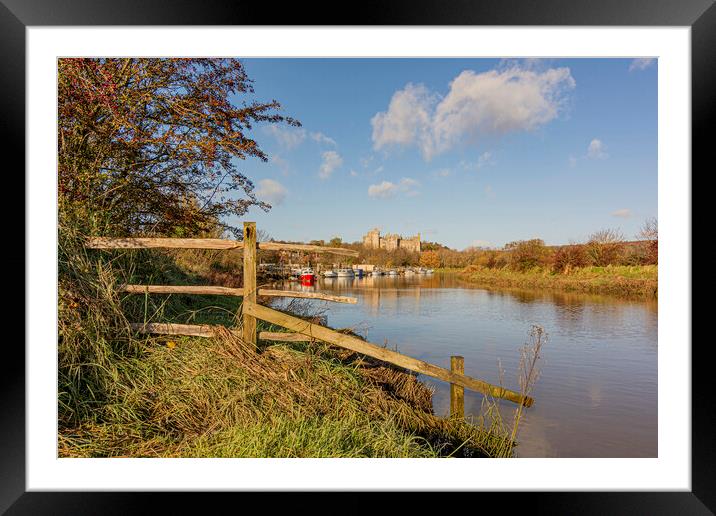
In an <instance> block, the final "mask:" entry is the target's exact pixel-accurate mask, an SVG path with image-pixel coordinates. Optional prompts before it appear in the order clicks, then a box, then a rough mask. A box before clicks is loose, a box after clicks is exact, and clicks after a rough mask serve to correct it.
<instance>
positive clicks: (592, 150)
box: [587, 138, 609, 159]
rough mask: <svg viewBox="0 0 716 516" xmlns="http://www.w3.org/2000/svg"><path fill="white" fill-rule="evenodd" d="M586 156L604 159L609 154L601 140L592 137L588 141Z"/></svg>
mask: <svg viewBox="0 0 716 516" xmlns="http://www.w3.org/2000/svg"><path fill="white" fill-rule="evenodd" d="M587 157H588V158H592V159H606V158H608V157H609V154H607V153H606V146H605V145H604V143H603V142H602V140H598V139H597V138H594V139H593V140H592V141H591V142H589V147H587Z"/></svg>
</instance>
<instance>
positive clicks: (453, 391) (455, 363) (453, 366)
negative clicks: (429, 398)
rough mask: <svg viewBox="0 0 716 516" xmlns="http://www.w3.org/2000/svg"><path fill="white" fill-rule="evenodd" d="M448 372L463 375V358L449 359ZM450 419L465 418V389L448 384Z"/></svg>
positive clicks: (452, 357)
mask: <svg viewBox="0 0 716 516" xmlns="http://www.w3.org/2000/svg"><path fill="white" fill-rule="evenodd" d="M450 371H452V372H453V373H457V374H462V375H464V374H465V358H463V357H461V356H451V357H450ZM450 417H457V418H460V419H462V418H464V417H465V387H462V386H460V385H455V384H454V383H451V384H450Z"/></svg>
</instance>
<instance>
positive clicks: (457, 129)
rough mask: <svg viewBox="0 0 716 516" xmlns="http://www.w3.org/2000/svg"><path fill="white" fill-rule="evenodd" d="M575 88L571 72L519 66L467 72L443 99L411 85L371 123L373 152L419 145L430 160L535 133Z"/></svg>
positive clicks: (559, 108) (454, 82)
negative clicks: (483, 140) (466, 144)
mask: <svg viewBox="0 0 716 516" xmlns="http://www.w3.org/2000/svg"><path fill="white" fill-rule="evenodd" d="M574 87H575V82H574V79H573V78H572V75H571V73H570V70H569V68H550V69H548V70H545V71H543V72H538V71H534V70H532V69H526V68H525V67H520V66H513V67H511V68H508V69H503V70H491V71H488V72H483V73H476V72H474V71H472V70H466V71H464V72H462V73H461V74H460V75H458V76H457V77H455V79H453V81H452V82H451V83H450V90H449V92H448V93H447V95H445V96H444V97H442V98H440V97H438V96H437V95H435V94H433V93H431V92H430V91H429V90H428V89H427V88H426V87H425V86H424V85H421V84H419V85H414V84H411V83H409V84H407V85H406V86H405V88H404V89H402V90H398V91H397V92H395V93H394V94H393V97H392V98H391V100H390V103H389V105H388V110H387V111H384V112H380V113H377V114H376V115H375V116H374V117H373V118H372V119H371V124H372V126H373V148H374V149H375V150H380V149H382V148H384V147H389V146H392V145H400V146H408V145H417V146H418V148H419V149H420V151H421V153H422V155H423V158H424V159H425V160H430V159H431V158H432V157H433V156H435V155H436V154H439V153H441V152H444V151H446V150H448V149H450V148H452V147H454V146H456V145H458V144H459V143H461V142H463V141H465V140H466V139H473V140H474V139H476V138H479V137H480V136H484V135H501V134H506V133H510V132H517V131H529V130H533V129H536V128H538V127H540V126H542V125H544V124H546V123H548V122H550V121H551V120H553V119H554V118H556V117H557V116H558V114H559V113H560V112H561V111H562V110H563V109H564V105H565V103H566V100H567V97H566V93H567V91H568V90H571V89H573V88H574Z"/></svg>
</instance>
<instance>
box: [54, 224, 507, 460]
mask: <svg viewBox="0 0 716 516" xmlns="http://www.w3.org/2000/svg"><path fill="white" fill-rule="evenodd" d="M60 229H61V231H60V249H59V256H60V263H59V270H60V276H59V294H60V295H59V307H58V308H59V341H58V355H59V356H58V363H59V384H58V412H59V420H58V425H59V434H58V440H59V442H58V444H59V455H60V456H61V457H446V456H453V457H509V456H512V455H513V453H514V449H515V445H516V442H515V439H516V436H515V434H514V433H512V432H511V430H513V429H516V426H513V427H512V428H506V427H505V425H504V424H503V423H502V420H501V419H500V418H499V411H497V410H495V407H496V404H495V403H494V400H493V401H492V402H491V403H492V405H490V401H489V400H488V401H487V405H486V412H485V413H484V414H482V415H481V416H480V417H478V418H476V419H474V420H470V421H466V420H458V419H445V418H439V417H437V416H435V414H434V413H433V410H432V394H433V393H432V390H431V389H430V388H429V387H428V386H427V385H426V384H423V383H422V382H420V381H418V379H417V377H416V375H415V374H413V373H411V372H408V371H405V370H402V369H400V368H397V367H393V366H388V365H386V364H384V363H380V362H378V361H375V360H372V359H370V358H368V357H365V356H361V355H358V354H356V353H353V352H350V351H347V350H342V349H339V348H335V347H330V346H328V345H323V344H318V343H280V344H273V345H268V343H260V346H259V349H258V350H257V349H256V348H255V347H254V346H253V345H247V344H246V343H244V342H243V341H242V340H241V339H240V338H238V337H237V336H236V335H235V334H233V333H231V332H229V331H221V332H220V334H219V335H217V336H216V337H214V338H189V337H174V336H172V337H170V338H167V337H151V336H149V337H148V336H146V335H140V334H136V333H134V332H133V331H132V330H131V329H130V326H129V322H130V321H131V322H140V321H148V322H149V321H152V322H160V321H161V322H168V321H173V322H188V323H194V324H219V325H224V326H235V325H236V323H237V318H236V314H237V312H238V311H239V310H240V298H235V297H225V296H189V295H171V296H170V295H152V296H142V295H127V294H123V293H121V292H119V291H118V289H117V285H119V284H121V283H125V282H132V283H144V284H147V283H154V284H197V283H200V282H202V280H203V281H204V282H205V283H206V278H205V277H203V276H202V273H203V272H204V271H203V270H201V267H198V266H196V264H197V263H201V260H198V259H197V260H193V263H194V264H195V269H194V270H190V271H187V270H185V269H182V268H181V267H179V266H178V265H177V259H176V257H175V256H172V255H168V254H159V253H156V252H154V253H152V252H151V251H146V250H139V251H122V252H113V253H107V252H100V251H93V250H86V249H84V248H83V246H82V245H81V239H80V237H79V235H77V234H74V233H73V232H72V231H71V230H69V229H67V228H60ZM206 263H209V264H210V263H212V261H211V260H207V262H206ZM222 272H223V273H226V274H231V272H230V271H222ZM305 306H307V305H305ZM305 306H304V307H303V308H302V306H301V305H300V304H294V305H292V306H290V308H291V309H292V311H293V312H294V313H297V315H299V316H301V315H303V316H308V315H312V314H309V313H306V312H305ZM261 330H268V331H279V330H280V328H276V327H272V326H271V325H268V324H267V323H265V322H262V321H260V322H259V331H261Z"/></svg>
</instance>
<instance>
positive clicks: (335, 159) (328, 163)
mask: <svg viewBox="0 0 716 516" xmlns="http://www.w3.org/2000/svg"><path fill="white" fill-rule="evenodd" d="M321 156H322V157H323V162H322V163H321V168H320V169H319V170H318V177H320V178H321V179H328V178H329V177H331V174H333V171H334V170H335V169H337V168H338V167H340V166H341V165H343V158H341V155H340V154H338V153H337V152H336V151H326V152H324V153H323V154H322V155H321Z"/></svg>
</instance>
